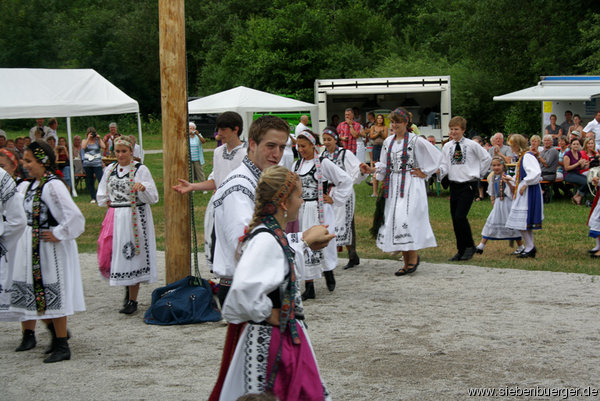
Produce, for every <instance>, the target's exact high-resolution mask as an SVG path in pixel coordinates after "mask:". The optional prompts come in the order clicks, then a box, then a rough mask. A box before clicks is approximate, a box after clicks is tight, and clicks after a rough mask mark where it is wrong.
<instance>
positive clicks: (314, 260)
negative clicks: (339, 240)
mask: <svg viewBox="0 0 600 401" xmlns="http://www.w3.org/2000/svg"><path fill="white" fill-rule="evenodd" d="M300 137H302V138H306V139H308V140H309V141H311V143H312V144H313V146H315V156H314V157H313V158H312V159H311V160H306V159H300V160H298V161H296V162H295V163H294V168H293V171H294V172H296V173H298V175H299V176H300V181H301V182H302V199H304V203H303V204H302V206H301V207H300V212H299V214H298V223H299V228H300V231H304V230H306V229H308V228H310V227H312V226H314V225H318V224H326V225H329V232H331V233H334V231H335V227H336V220H335V214H334V211H333V205H331V204H329V203H325V202H323V194H324V188H326V187H328V188H329V187H331V189H330V190H329V194H328V195H329V196H330V197H331V198H332V199H333V202H334V205H338V206H340V207H343V206H344V205H345V204H346V201H347V200H348V199H350V198H351V195H352V178H350V176H349V175H348V174H347V173H346V172H345V171H344V170H342V169H341V168H339V167H338V166H337V165H335V164H334V163H333V162H332V161H331V160H329V159H323V161H322V162H321V160H319V156H318V155H317V151H316V141H315V139H314V137H313V136H312V135H311V134H310V133H307V132H301V133H300V134H299V135H298V138H300ZM305 256H306V260H305V261H304V262H305V272H304V276H303V277H302V278H303V279H304V280H313V279H316V278H320V277H321V274H322V273H323V272H328V271H333V269H335V266H336V265H337V260H338V259H337V244H336V241H331V242H329V244H328V245H327V246H326V247H325V248H324V249H322V250H320V251H315V252H312V253H305Z"/></svg>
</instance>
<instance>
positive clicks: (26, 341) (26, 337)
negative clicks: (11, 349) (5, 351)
mask: <svg viewBox="0 0 600 401" xmlns="http://www.w3.org/2000/svg"><path fill="white" fill-rule="evenodd" d="M36 344H37V341H36V340H35V331H33V330H29V329H25V331H23V339H22V340H21V344H19V346H18V347H17V348H16V349H15V351H16V352H21V351H27V350H30V349H32V348H34V347H35V345H36Z"/></svg>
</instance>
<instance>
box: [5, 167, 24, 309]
mask: <svg viewBox="0 0 600 401" xmlns="http://www.w3.org/2000/svg"><path fill="white" fill-rule="evenodd" d="M26 225H27V219H26V216H25V209H23V195H22V194H21V193H19V192H18V191H17V186H16V184H15V181H14V180H13V179H12V177H11V176H10V174H8V173H7V172H6V171H5V170H4V169H2V168H0V320H11V319H10V317H9V313H8V308H9V307H10V291H9V289H10V287H11V285H12V280H13V270H14V264H15V258H16V256H17V255H16V254H15V250H16V244H17V241H18V240H19V239H20V238H21V235H22V234H23V232H24V231H25V226H26Z"/></svg>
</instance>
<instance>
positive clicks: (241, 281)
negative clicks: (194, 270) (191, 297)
mask: <svg viewBox="0 0 600 401" xmlns="http://www.w3.org/2000/svg"><path fill="white" fill-rule="evenodd" d="M242 252H243V253H242V255H241V258H240V260H239V263H238V265H237V268H236V270H235V275H234V278H233V284H232V286H231V289H230V290H229V295H228V296H227V299H226V301H225V305H224V307H223V316H224V317H225V318H226V319H227V321H228V322H230V323H237V324H240V323H243V322H247V324H246V326H245V327H244V329H243V332H242V334H241V337H240V339H239V342H238V343H237V347H236V349H235V353H234V355H233V359H232V361H231V365H230V366H229V370H228V372H227V376H226V378H225V382H224V384H223V388H222V390H221V394H220V398H219V399H220V400H221V401H235V400H237V399H238V398H239V397H240V396H242V395H244V394H250V393H262V392H267V391H270V392H272V393H274V394H275V395H276V396H277V398H278V399H279V400H281V401H300V400H302V401H317V400H329V399H330V398H329V395H328V393H327V389H326V388H325V385H324V384H323V382H322V380H321V378H320V374H319V369H318V366H317V362H316V359H315V355H314V351H313V349H312V346H311V343H310V339H309V337H308V333H307V330H306V325H305V324H304V309H303V307H302V299H301V297H300V290H299V282H298V280H297V277H298V270H297V269H296V268H295V265H296V263H297V262H298V263H302V262H301V261H299V260H298V257H299V258H302V255H298V257H297V256H296V254H295V253H294V251H293V250H292V249H291V248H290V247H289V246H288V243H287V240H286V237H285V234H284V233H283V230H282V229H281V228H280V227H279V224H278V223H277V220H275V218H274V217H273V216H272V215H267V216H264V217H263V218H262V224H260V225H259V226H257V227H256V228H255V229H254V230H253V231H252V232H251V233H250V235H248V237H247V238H246V239H245V242H244V244H243V247H242ZM273 308H280V309H281V314H280V326H279V327H276V326H272V325H270V324H268V323H267V322H266V321H265V319H267V318H268V317H269V316H270V315H271V311H272V309H273Z"/></svg>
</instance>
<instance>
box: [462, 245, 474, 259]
mask: <svg viewBox="0 0 600 401" xmlns="http://www.w3.org/2000/svg"><path fill="white" fill-rule="evenodd" d="M475 249H477V248H475V247H474V246H472V247H469V248H466V249H465V251H464V252H463V254H462V256H461V257H460V260H470V259H472V258H473V255H475Z"/></svg>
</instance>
